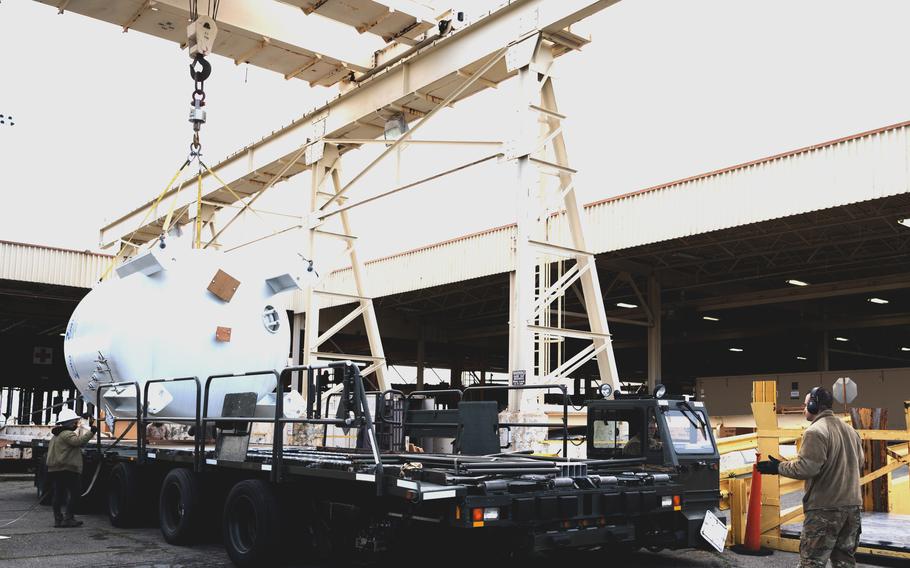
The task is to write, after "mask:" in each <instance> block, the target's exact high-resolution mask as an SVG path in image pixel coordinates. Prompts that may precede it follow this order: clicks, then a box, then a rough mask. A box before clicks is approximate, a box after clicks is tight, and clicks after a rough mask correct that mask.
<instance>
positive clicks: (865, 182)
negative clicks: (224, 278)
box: [293, 121, 910, 309]
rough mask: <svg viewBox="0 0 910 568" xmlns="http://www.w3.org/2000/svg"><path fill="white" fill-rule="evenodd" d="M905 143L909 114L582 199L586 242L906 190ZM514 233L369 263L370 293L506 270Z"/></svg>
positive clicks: (648, 238)
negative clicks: (624, 190)
mask: <svg viewBox="0 0 910 568" xmlns="http://www.w3.org/2000/svg"><path fill="white" fill-rule="evenodd" d="M908 152H910V121H907V122H901V123H898V124H893V125H890V126H885V127H882V128H878V129H875V130H870V131H866V132H861V133H859V134H854V135H851V136H847V137H844V138H838V139H836V140H831V141H828V142H823V143H820V144H815V145H813V146H807V147H805V148H799V149H796V150H792V151H789V152H785V153H782V154H776V155H773V156H768V157H766V158H761V159H758V160H753V161H750V162H746V163H744V164H738V165H735V166H731V167H728V168H724V169H721V170H716V171H712V172H707V173H704V174H701V175H697V176H693V177H689V178H685V179H682V180H678V181H674V182H670V183H666V184H661V185H658V186H654V187H648V188H645V189H641V190H638V191H634V192H631V193H627V194H623V195H618V196H615V197H609V198H607V199H603V200H600V201H595V202H593V203H589V204H587V205H585V206H584V217H585V220H586V221H587V225H586V238H587V244H588V249H589V250H591V251H592V252H595V253H603V252H609V251H615V250H621V249H626V248H631V247H635V246H641V245H645V244H650V243H655V242H660V241H664V240H669V239H675V238H680V237H685V236H691V235H695V234H700V233H706V232H709V231H716V230H720V229H728V228H731V227H737V226H741V225H746V224H749V223H757V222H761V221H767V220H770V219H776V218H780V217H786V216H790V215H798V214H802V213H808V212H811V211H817V210H820V209H826V208H830V207H837V206H841V205H847V204H850V203H856V202H860V201H867V200H870V199H877V198H880V197H886V196H890V195H895V194H898V193H905V192H907V191H908V190H910V153H908ZM550 223H551V225H550V228H549V234H551V235H562V242H567V241H568V238H567V236H566V235H567V229H566V227H565V226H564V225H565V224H564V223H563V218H562V216H555V217H553V218H551V220H550ZM514 238H515V225H514V224H513V225H507V226H504V227H497V228H495V229H489V230H487V231H482V232H479V233H474V234H471V235H467V236H465V237H460V238H457V239H452V240H449V241H444V242H441V243H436V244H433V245H428V246H425V247H420V248H417V249H413V250H410V251H407V252H403V253H399V254H395V255H391V256H388V257H384V258H380V259H376V260H373V261H370V262H367V263H366V266H365V268H364V270H365V277H366V281H367V282H368V283H369V286H370V289H369V290H368V291H367V292H368V294H370V295H372V296H373V297H381V296H385V295H390V294H398V293H402V292H407V291H412V290H418V289H422V288H427V287H430V286H439V285H442V284H448V283H452V282H459V281H463V280H469V279H471V278H479V277H482V276H488V275H491V274H498V273H503V272H508V271H510V270H512V269H513V267H514V264H515V259H514V244H513V243H514ZM557 238H558V237H557ZM403 275H407V277H406V278H405V277H403ZM327 287H328V288H329V289H332V290H337V291H351V290H352V289H353V282H352V277H351V271H350V269H343V270H339V271H336V272H335V273H333V274H332V275H331V276H330V277H329V278H328V282H327ZM293 305H294V307H295V309H296V308H298V307H299V306H302V303H298V302H296V301H295V302H294V303H293Z"/></svg>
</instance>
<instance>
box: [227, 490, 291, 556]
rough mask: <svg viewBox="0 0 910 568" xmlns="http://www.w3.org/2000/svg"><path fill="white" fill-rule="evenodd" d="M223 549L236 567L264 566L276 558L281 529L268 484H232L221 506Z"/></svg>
mask: <svg viewBox="0 0 910 568" xmlns="http://www.w3.org/2000/svg"><path fill="white" fill-rule="evenodd" d="M222 526H223V529H224V530H223V537H224V547H225V548H226V549H227V553H228V556H230V557H231V560H232V561H233V562H234V564H236V565H237V566H241V567H244V566H267V565H270V564H271V563H272V562H273V561H274V560H275V558H276V557H277V556H278V551H279V550H278V548H279V545H280V544H281V526H280V512H279V505H278V500H277V499H276V497H275V492H274V490H273V489H272V487H271V485H269V484H268V483H267V482H265V481H262V480H259V479H247V480H244V481H241V482H239V483H237V484H236V485H234V487H233V488H232V489H231V492H230V493H228V497H227V501H226V502H225V504H224V519H223V524H222Z"/></svg>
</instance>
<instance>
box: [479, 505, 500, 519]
mask: <svg viewBox="0 0 910 568" xmlns="http://www.w3.org/2000/svg"><path fill="white" fill-rule="evenodd" d="M483 520H485V521H498V520H499V508H498V507H486V508H484V510H483Z"/></svg>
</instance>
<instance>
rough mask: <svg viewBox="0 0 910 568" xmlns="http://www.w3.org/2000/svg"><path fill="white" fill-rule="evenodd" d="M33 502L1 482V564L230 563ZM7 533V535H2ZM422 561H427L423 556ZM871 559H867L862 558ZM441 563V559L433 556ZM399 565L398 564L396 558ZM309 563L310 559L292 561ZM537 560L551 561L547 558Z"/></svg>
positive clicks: (213, 547)
mask: <svg viewBox="0 0 910 568" xmlns="http://www.w3.org/2000/svg"><path fill="white" fill-rule="evenodd" d="M34 502H35V488H34V486H33V485H32V483H31V482H29V481H7V482H0V568H7V567H10V568H12V567H16V568H32V567H35V568H54V567H58V566H60V567H63V566H66V567H68V566H93V567H100V566H156V567H158V566H181V567H187V568H191V567H202V566H206V567H208V566H212V567H214V566H230V561H229V559H228V557H227V554H226V553H225V551H224V549H223V548H222V547H221V545H220V544H218V543H208V544H199V545H195V546H192V547H178V546H171V545H169V544H167V543H166V542H164V540H163V539H162V538H161V534H160V532H159V531H158V529H157V528H140V529H129V530H125V529H116V528H114V527H112V526H111V525H110V524H109V523H108V520H107V516H106V515H99V514H95V515H81V516H80V517H79V518H80V519H81V520H83V521H84V522H85V525H84V526H82V527H80V528H77V529H54V528H53V527H52V524H53V520H52V515H51V511H50V508H49V507H44V506H38V507H37V508H35V509H34V510H33V511H31V512H30V513H28V514H27V515H26V516H25V517H23V518H22V519H21V520H19V521H17V522H15V523H13V524H12V525H10V526H7V527H2V525H3V524H5V523H7V522H8V521H10V520H12V519H15V518H16V517H18V516H19V515H21V514H22V513H24V512H26V511H27V510H28V509H29V508H30V507H32V505H33V504H34ZM4 537H7V538H4ZM423 560H424V561H423V562H422V565H424V566H426V565H427V562H426V559H423ZM607 560H608V557H607V556H606V555H605V554H604V553H585V554H583V555H571V556H569V557H567V558H565V560H564V562H565V563H567V564H574V565H576V566H586V565H592V566H596V565H607V564H608V565H612V566H635V567H636V568H648V567H666V568H670V567H709V566H710V567H717V568H727V567H743V568H775V567H785V566H786V567H792V566H796V563H797V555H795V554H790V553H785V552H775V553H774V555H773V556H770V557H765V558H753V557H745V556H737V555H735V554H733V553H730V552H725V553H724V554H715V553H710V552H706V551H701V550H683V551H675V552H660V553H651V552H637V553H634V554H631V555H628V556H625V557H623V558H621V559H618V558H615V557H609V562H608V561H607ZM864 560H865V561H867V562H868V561H869V559H864ZM873 560H874V561H875V562H876V564H865V563H864V564H858V566H898V565H899V564H897V563H881V562H883V561H881V560H878V559H873ZM434 563H435V564H439V562H438V561H437V562H434ZM398 565H399V566H402V564H400V563H399V564H398ZM295 566H310V567H312V568H317V567H315V566H314V565H312V564H295ZM541 566H553V559H552V558H550V559H548V560H546V561H544V562H541Z"/></svg>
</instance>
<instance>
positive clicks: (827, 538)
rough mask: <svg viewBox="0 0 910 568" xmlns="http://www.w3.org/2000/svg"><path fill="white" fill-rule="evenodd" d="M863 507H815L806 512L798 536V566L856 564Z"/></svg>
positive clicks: (848, 566)
mask: <svg viewBox="0 0 910 568" xmlns="http://www.w3.org/2000/svg"><path fill="white" fill-rule="evenodd" d="M860 532H861V527H860V508H859V507H838V508H836V509H814V510H811V511H808V512H807V513H806V520H805V521H804V522H803V534H802V538H800V540H799V568H824V567H825V565H827V563H828V557H830V558H831V566H833V567H834V568H853V567H854V566H856V560H855V559H854V558H853V555H854V554H855V553H856V547H857V545H858V544H859V535H860Z"/></svg>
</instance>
